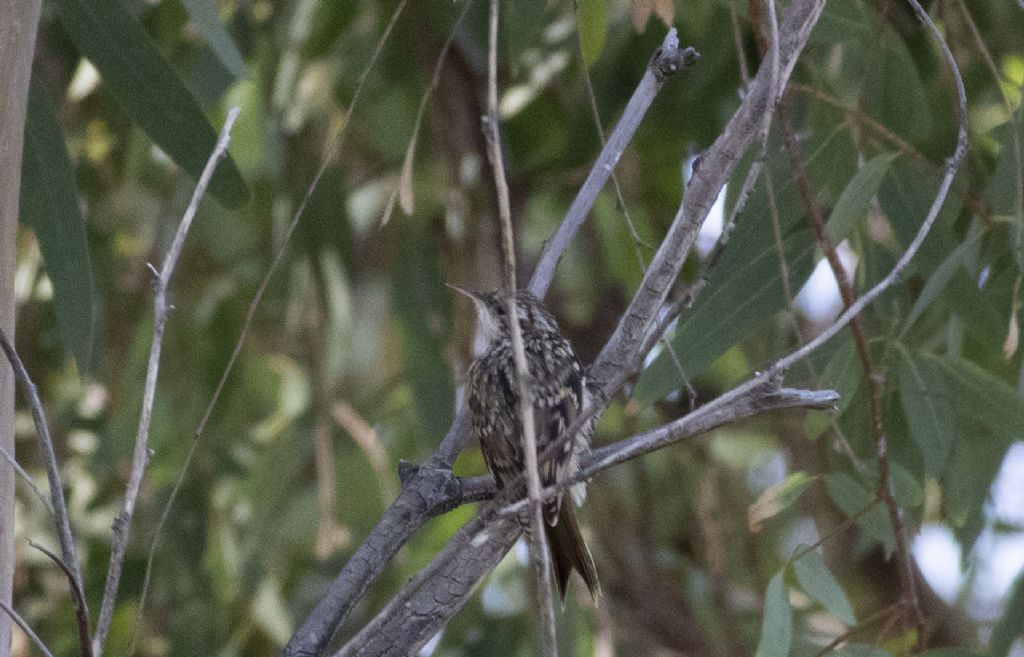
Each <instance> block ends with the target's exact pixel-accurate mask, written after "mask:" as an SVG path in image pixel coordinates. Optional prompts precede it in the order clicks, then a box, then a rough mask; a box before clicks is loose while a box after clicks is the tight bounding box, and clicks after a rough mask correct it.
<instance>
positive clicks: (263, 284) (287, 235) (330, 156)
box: [139, 0, 408, 619]
mask: <svg viewBox="0 0 1024 657" xmlns="http://www.w3.org/2000/svg"><path fill="white" fill-rule="evenodd" d="M407 2H408V0H400V2H399V3H398V5H397V6H396V7H395V10H394V12H392V14H391V18H390V20H389V21H388V24H387V25H386V26H385V28H384V33H383V34H382V35H381V38H380V40H379V41H378V42H377V46H376V48H375V49H374V51H373V55H372V56H371V57H370V61H369V62H367V64H366V68H365V69H363V72H362V73H361V74H360V76H359V80H358V81H357V82H356V87H355V91H354V92H353V93H352V101H351V102H350V103H349V106H348V110H347V111H346V112H345V120H344V121H343V122H342V123H341V125H339V126H338V128H337V129H336V131H335V132H334V135H333V136H332V137H331V139H330V142H329V145H328V146H327V150H326V151H325V153H324V157H323V160H322V161H321V163H320V168H319V169H318V170H317V172H316V175H315V176H313V180H312V182H310V185H309V188H308V189H307V190H306V194H305V196H303V198H302V202H301V203H300V204H299V207H298V208H296V210H295V214H293V215H292V219H291V222H290V223H289V224H288V227H287V229H286V230H285V232H284V236H283V238H282V240H281V244H280V245H279V246H278V249H277V252H276V253H275V254H274V259H273V260H272V261H271V263H270V266H269V267H268V268H267V272H266V274H264V276H263V280H261V281H260V286H259V288H257V290H256V294H255V295H253V298H252V301H250V302H249V307H248V309H247V310H246V313H245V319H244V320H243V322H242V330H241V332H239V334H238V339H237V340H236V341H235V346H234V348H233V349H232V350H231V356H230V357H229V358H228V362H227V364H226V365H225V366H224V371H223V372H222V373H221V376H220V380H218V381H217V387H216V388H215V389H214V391H213V396H212V397H211V398H210V403H209V404H208V405H207V406H206V411H205V412H204V413H203V417H202V419H201V420H200V421H199V424H198V425H197V426H196V430H195V433H194V434H193V436H192V442H191V444H190V445H189V448H188V454H186V456H185V462H184V464H182V466H181V472H179V474H178V478H177V479H176V480H175V482H174V488H172V489H171V495H170V497H169V498H168V499H167V504H166V505H165V506H164V510H163V512H162V513H161V514H160V520H159V521H158V522H157V526H156V530H155V531H154V534H153V541H152V543H151V544H150V547H149V554H148V556H147V557H146V575H145V578H144V581H143V588H142V594H141V595H140V598H139V618H140V619H141V617H142V611H143V605H144V603H145V599H146V591H147V590H148V588H149V586H148V585H149V579H150V573H151V571H152V568H153V558H154V555H155V554H156V546H157V544H158V542H159V539H160V533H161V532H162V531H163V527H164V525H165V524H166V521H167V518H168V516H169V515H170V511H171V507H172V506H173V505H174V501H175V500H176V499H177V497H178V492H179V491H180V490H181V486H182V484H183V483H184V481H185V475H186V474H187V473H188V469H189V466H190V465H191V463H192V458H193V456H194V455H195V452H196V448H197V447H198V445H199V441H200V440H201V439H202V437H203V433H204V432H205V431H206V425H207V424H208V423H209V421H210V417H212V415H213V411H214V409H215V408H216V407H217V402H218V401H219V400H220V396H221V394H222V393H223V391H224V387H225V385H227V380H228V377H229V376H230V375H231V372H232V371H234V367H235V363H236V361H237V360H238V357H239V356H240V355H241V353H242V347H243V345H244V344H245V341H246V338H248V336H249V330H250V329H251V328H252V323H253V319H254V318H255V317H256V310H257V309H258V308H259V306H260V302H261V301H263V295H264V294H266V291H267V288H268V287H269V286H270V279H271V278H272V277H273V275H274V272H275V271H277V267H278V266H279V265H280V264H281V261H282V260H284V256H285V254H286V253H287V252H288V244H289V242H290V240H291V237H292V234H293V233H294V232H295V228H296V227H297V226H298V224H299V221H300V220H301V219H302V217H303V215H304V214H305V211H306V207H307V206H308V205H309V202H310V200H311V199H312V198H313V193H314V192H315V191H316V189H317V187H318V186H319V184H320V180H321V178H323V175H324V173H325V172H326V171H327V167H328V166H329V165H330V163H331V162H332V161H333V160H334V158H335V157H337V155H338V154H339V153H340V152H341V146H342V144H343V143H344V137H345V135H346V134H347V128H348V126H349V123H350V119H351V117H352V113H353V112H354V111H355V107H356V103H357V102H358V101H359V98H360V97H361V96H362V92H363V88H364V86H365V84H366V80H367V79H368V78H369V75H370V71H371V70H373V67H374V66H375V65H376V63H377V60H378V59H379V58H380V54H381V52H382V51H383V50H384V43H385V42H386V41H387V39H388V36H389V35H390V34H391V31H392V28H394V26H395V23H396V22H398V17H399V16H401V14H402V10H404V9H405V5H406V3H407Z"/></svg>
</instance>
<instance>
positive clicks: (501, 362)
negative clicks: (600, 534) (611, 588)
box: [452, 286, 601, 601]
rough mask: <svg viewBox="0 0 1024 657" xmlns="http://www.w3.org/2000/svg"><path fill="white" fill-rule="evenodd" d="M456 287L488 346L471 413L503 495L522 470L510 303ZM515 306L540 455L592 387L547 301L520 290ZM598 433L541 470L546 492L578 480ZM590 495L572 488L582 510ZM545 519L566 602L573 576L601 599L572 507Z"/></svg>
mask: <svg viewBox="0 0 1024 657" xmlns="http://www.w3.org/2000/svg"><path fill="white" fill-rule="evenodd" d="M452 287H453V289H455V290H457V291H459V292H461V293H463V294H465V295H466V296H468V297H469V298H470V299H472V300H473V302H474V304H475V305H476V309H477V315H478V316H479V324H480V330H481V332H482V334H483V335H484V337H485V339H486V340H487V347H486V349H485V351H484V353H483V354H482V355H481V356H480V357H479V358H477V359H476V360H475V361H474V362H473V364H472V365H471V366H470V368H469V387H468V396H469V408H470V411H471V412H472V416H473V435H474V436H476V438H477V440H479V441H480V448H481V450H482V451H483V455H484V460H485V461H486V462H487V467H488V469H489V470H490V471H491V474H492V475H493V476H494V480H495V482H496V483H497V484H498V488H503V487H504V486H505V484H506V483H508V482H509V481H511V480H512V479H514V478H515V477H517V476H519V475H520V474H521V473H522V472H523V467H524V459H523V447H522V424H521V422H520V419H519V385H518V382H517V379H516V365H515V356H514V355H513V351H512V336H511V333H510V325H509V322H508V309H509V304H508V296H507V294H505V293H499V292H483V293H481V292H474V291H471V290H465V289H462V288H459V287H455V286H452ZM515 305H516V314H517V315H518V321H519V330H520V334H521V335H522V338H523V349H524V352H525V355H526V364H527V371H528V372H529V376H530V394H531V397H532V403H533V418H534V427H535V435H536V437H537V452H538V454H543V453H544V451H545V449H547V447H548V446H549V445H551V444H552V443H554V442H556V441H558V440H559V439H560V438H561V437H562V436H563V435H565V432H566V431H567V430H568V428H569V427H570V426H571V425H572V424H573V423H574V422H575V421H576V420H577V419H578V418H579V417H580V414H581V413H583V411H584V408H585V405H586V395H587V392H586V382H585V378H584V372H583V367H582V366H581V365H580V362H579V360H577V359H576V354H574V353H573V350H572V345H570V344H569V341H568V340H567V339H566V338H565V337H564V336H563V335H562V332H561V331H560V330H559V328H558V324H557V323H556V322H555V318H554V317H553V316H552V315H551V313H549V312H548V311H547V310H546V309H545V308H544V306H543V305H542V304H541V302H540V301H539V300H537V298H536V297H535V296H533V295H532V294H530V293H529V292H527V291H525V290H519V291H517V292H516V293H515ZM592 430H593V423H592V422H588V423H586V425H585V426H584V427H583V429H581V430H580V431H578V432H577V435H576V437H575V438H574V439H573V440H567V441H565V445H564V446H563V447H562V448H561V449H560V450H559V451H558V453H557V454H555V456H554V457H553V458H551V459H549V460H548V461H546V462H544V463H541V464H540V467H539V473H538V474H539V475H540V480H541V485H542V486H544V487H548V486H553V485H556V484H558V483H559V482H562V481H565V480H566V479H568V478H569V477H571V476H572V475H573V474H575V472H576V471H577V469H578V467H579V466H578V460H579V455H580V453H582V452H583V451H585V450H587V449H589V447H590V434H591V432H592ZM524 490H525V488H524ZM584 494H585V490H584V488H583V485H582V484H576V485H575V486H573V488H572V497H573V498H574V501H575V502H576V503H577V504H579V503H582V501H583V496H584ZM544 520H545V524H546V527H545V530H546V532H545V533H546V535H547V541H548V550H549V551H550V554H551V564H552V569H553V570H554V576H555V583H556V584H557V586H558V593H559V594H560V595H561V597H562V600H563V601H564V600H565V592H566V586H567V584H568V582H569V576H570V575H571V574H572V571H573V570H576V571H577V572H579V574H580V576H581V577H582V578H583V581H584V582H585V583H586V585H587V588H588V589H589V590H590V595H591V597H592V598H593V599H594V600H597V598H598V596H599V595H600V592H601V589H600V585H599V584H598V581H597V570H596V569H595V568H594V559H593V557H592V556H591V555H590V550H589V549H588V548H587V544H586V542H584V540H583V535H582V534H581V533H580V528H579V525H578V524H577V522H576V513H575V511H574V510H573V504H572V503H571V502H570V503H566V504H562V495H561V494H559V495H558V496H557V497H555V498H552V499H549V500H547V501H545V502H544Z"/></svg>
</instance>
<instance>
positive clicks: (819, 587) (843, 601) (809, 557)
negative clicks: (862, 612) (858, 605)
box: [793, 552, 857, 627]
mask: <svg viewBox="0 0 1024 657" xmlns="http://www.w3.org/2000/svg"><path fill="white" fill-rule="evenodd" d="M793 572H795V573H796V579H797V581H798V582H799V583H800V588H802V589H803V590H804V593H806V594H807V595H809V596H811V597H812V598H814V599H815V600H817V601H818V602H820V603H821V606H823V607H824V608H825V609H827V610H828V611H829V613H831V614H832V615H833V616H835V617H836V618H838V619H839V620H841V621H842V622H843V623H845V624H846V625H847V626H848V627H852V626H854V625H856V624H857V617H856V616H855V615H854V613H853V607H852V606H851V605H850V601H849V600H848V599H847V597H846V594H845V593H844V592H843V587H842V586H840V584H839V581H838V580H837V579H836V578H835V575H833V574H832V571H830V570H829V569H828V566H826V565H825V562H824V561H822V559H821V555H819V554H818V553H817V552H808V553H807V554H805V555H804V556H802V557H800V558H799V559H797V560H796V561H794V562H793Z"/></svg>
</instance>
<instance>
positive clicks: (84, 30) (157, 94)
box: [57, 0, 249, 207]
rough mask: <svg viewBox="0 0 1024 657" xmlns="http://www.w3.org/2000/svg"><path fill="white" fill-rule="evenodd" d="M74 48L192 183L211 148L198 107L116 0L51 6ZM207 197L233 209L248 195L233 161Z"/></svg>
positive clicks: (73, 0) (212, 135) (62, 1)
mask: <svg viewBox="0 0 1024 657" xmlns="http://www.w3.org/2000/svg"><path fill="white" fill-rule="evenodd" d="M57 8H58V10H59V12H60V16H61V21H62V22H63V24H64V29H65V30H66V31H67V34H68V36H69V37H70V38H71V40H72V41H73V42H74V44H75V47H77V48H78V50H79V51H80V52H81V53H82V55H84V56H85V57H87V58H89V60H90V61H91V62H92V63H93V65H94V66H95V67H96V68H97V69H98V70H99V72H100V75H101V76H102V77H103V81H104V83H105V84H106V85H107V86H108V87H109V89H110V91H111V93H112V94H113V96H114V97H115V98H116V99H117V101H118V102H119V103H120V104H121V106H122V107H124V109H125V111H126V112H128V114H129V115H130V116H131V117H132V118H133V119H134V120H135V121H136V122H137V123H138V124H139V126H141V127H142V129H143V130H145V131H146V133H147V134H148V135H149V136H150V137H151V138H152V139H153V141H154V142H156V144H157V146H159V147H160V148H161V149H162V150H163V151H164V152H165V153H167V155H168V156H170V158H171V159H172V160H174V161H175V162H177V163H178V165H179V166H181V167H182V168H183V169H185V171H187V172H188V173H189V174H190V175H192V176H193V177H195V178H197V179H198V178H199V175H200V174H201V173H202V171H203V167H204V166H205V165H206V160H207V159H208V158H209V156H210V153H211V152H212V151H213V148H214V145H215V144H216V142H217V133H216V131H215V130H214V129H213V127H212V126H210V123H209V122H208V121H207V120H206V117H205V116H204V115H203V111H202V109H200V107H199V104H198V103H197V102H196V100H195V99H194V98H193V97H192V95H191V94H190V93H189V91H188V89H186V88H185V85H184V84H182V82H181V80H179V79H178V77H177V76H176V75H175V73H174V71H173V70H172V69H171V67H170V66H169V65H168V63H167V61H166V60H165V59H164V58H163V56H162V55H161V54H160V53H159V51H158V50H157V49H156V46H155V45H154V44H153V42H152V41H151V40H150V38H149V36H148V35H147V34H146V32H145V30H143V29H142V26H141V25H139V23H138V21H136V20H135V18H133V17H132V16H131V14H129V13H128V11H127V10H126V9H125V7H124V5H122V4H121V2H120V1H119V0H95V1H91V0H57ZM210 192H211V193H212V194H213V195H214V196H215V197H216V198H217V199H218V200H220V201H221V202H222V203H224V204H225V205H228V206H230V207H238V206H241V205H243V204H245V203H246V201H247V200H248V198H249V191H248V189H246V186H245V181H243V180H242V174H241V173H239V171H238V167H237V166H236V165H235V163H234V161H233V160H231V159H230V157H229V158H228V159H227V161H226V162H224V163H223V164H221V165H220V166H219V167H217V171H216V172H215V173H214V175H213V179H212V180H211V182H210Z"/></svg>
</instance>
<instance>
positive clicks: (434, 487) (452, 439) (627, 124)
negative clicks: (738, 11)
mask: <svg viewBox="0 0 1024 657" xmlns="http://www.w3.org/2000/svg"><path fill="white" fill-rule="evenodd" d="M673 36H674V31H673V32H670V34H669V37H673ZM669 37H666V39H665V42H664V43H663V44H662V46H661V47H660V48H659V49H658V50H657V51H656V52H655V54H654V56H653V57H652V58H651V62H650V63H649V64H648V70H647V73H646V74H645V75H644V77H643V79H642V80H641V81H640V84H639V85H638V87H637V89H636V91H634V93H633V97H632V98H631V99H630V101H629V103H628V104H627V106H626V110H625V111H624V112H623V115H622V117H621V118H620V120H619V124H618V125H617V126H616V128H615V130H614V131H613V134H612V138H609V141H608V143H607V144H606V146H605V148H604V149H602V151H601V154H600V155H599V156H598V158H597V161H596V162H595V164H594V167H593V169H592V173H591V178H594V180H598V179H600V180H601V181H603V180H607V177H608V176H607V175H604V176H603V178H600V177H601V176H602V171H605V170H606V169H607V173H608V174H610V172H611V168H612V162H613V161H618V157H619V156H620V155H621V152H622V149H623V148H625V145H626V144H627V143H628V142H629V140H630V138H631V137H632V135H633V133H634V132H635V131H636V128H637V126H638V125H639V123H640V120H641V119H642V118H643V115H644V113H645V112H646V109H647V108H648V107H649V106H650V104H651V101H652V100H653V97H654V95H655V94H656V93H657V92H658V91H659V90H660V89H661V88H662V87H663V86H664V81H665V80H666V79H667V77H668V76H670V75H671V74H672V73H674V72H675V71H677V70H679V68H681V66H682V65H683V64H684V63H689V62H692V61H694V60H695V59H696V57H697V55H696V52H695V51H693V49H692V48H685V49H683V50H679V49H678V42H677V41H676V40H675V39H674V38H672V39H670V38H669ZM616 153H618V155H616ZM595 172H596V173H595ZM588 180H590V178H588ZM599 191H600V186H599V185H598V184H597V182H593V183H592V184H590V185H587V184H585V185H584V189H581V190H580V193H579V194H578V195H577V199H576V201H575V202H574V203H573V206H572V207H570V214H569V215H567V217H566V219H565V221H564V222H563V223H566V222H570V221H572V222H575V223H576V227H575V228H574V229H572V232H573V233H575V231H576V230H578V228H579V224H580V223H581V222H582V221H583V219H584V218H585V216H586V212H587V210H589V208H590V206H592V205H593V203H594V200H595V199H596V198H597V194H598V192H599ZM574 208H576V209H575V210H574ZM560 232H562V231H561V230H560ZM568 245H569V240H568V239H566V238H563V239H559V240H557V242H556V240H552V242H551V243H549V245H548V247H547V249H546V251H545V254H546V255H547V257H548V258H553V261H552V264H551V267H552V268H553V266H554V263H555V262H557V260H558V258H559V257H560V256H561V254H562V253H563V252H564V251H565V249H566V248H568ZM539 277H540V274H537V273H535V274H534V277H533V280H532V281H531V284H530V288H529V289H530V290H531V291H532V292H533V293H534V294H536V295H537V296H538V297H543V296H544V292H546V291H547V288H548V286H549V285H550V283H551V278H550V277H548V278H547V280H542V278H539ZM469 425H470V422H469V412H468V410H467V409H466V408H465V407H464V408H463V409H462V410H461V411H460V412H459V413H458V414H457V415H456V417H455V420H454V421H453V422H452V426H451V427H450V428H449V430H448V433H447V434H446V435H445V437H444V439H443V440H442V441H441V444H440V446H439V447H438V449H437V451H436V452H435V453H434V455H433V457H431V459H430V460H429V461H428V462H427V463H426V464H424V465H423V466H416V465H412V464H407V463H406V464H402V465H400V466H399V476H400V478H401V479H402V491H401V493H399V496H398V498H397V499H396V500H395V501H394V502H393V503H392V504H391V506H390V507H388V509H387V510H386V511H385V512H384V515H383V517H382V518H381V520H380V522H378V523H377V526H376V527H374V528H373V530H372V531H371V532H370V534H369V536H367V538H366V540H365V541H364V542H363V543H362V544H361V545H360V546H359V547H358V548H357V549H356V552H355V554H353V555H352V557H351V558H350V559H349V561H348V562H347V563H346V564H345V566H344V567H343V568H342V571H341V572H340V573H339V574H338V576H337V577H336V578H335V580H334V581H333V582H332V583H331V584H330V586H329V587H328V589H327V591H326V592H325V594H324V597H323V598H322V599H321V600H320V602H318V603H317V605H316V607H315V608H314V609H313V611H312V612H311V613H310V614H309V616H308V617H307V618H306V621H305V622H304V623H303V624H302V626H301V627H300V628H299V629H298V630H297V631H296V632H295V634H294V635H292V637H291V639H290V640H289V641H288V644H287V645H286V646H285V647H284V649H283V651H282V652H281V655H282V657H299V656H302V657H311V656H319V655H321V654H323V652H324V650H325V649H326V647H327V643H328V642H329V641H330V640H331V637H332V636H333V635H334V633H335V632H336V631H337V628H338V627H339V626H340V625H341V623H342V622H343V621H344V620H345V618H346V617H347V616H348V614H349V612H350V611H351V610H352V607H353V606H354V605H355V603H356V602H357V601H358V600H359V599H360V598H361V597H362V596H363V594H364V593H365V592H366V589H367V587H369V585H370V584H371V583H372V582H373V581H375V580H376V579H377V578H378V577H379V576H380V574H381V572H383V570H384V566H385V565H386V564H387V563H388V561H389V560H390V559H391V558H392V557H393V556H394V554H395V553H396V552H397V551H398V550H399V549H400V548H401V547H402V546H403V545H405V543H406V541H408V540H409V537H410V536H411V535H412V534H413V533H414V532H415V531H416V530H417V529H419V527H420V526H422V524H423V523H424V522H426V521H427V520H428V519H429V518H431V517H433V516H434V515H437V514H438V513H443V512H444V511H446V510H448V509H451V508H453V507H454V506H455V505H457V504H458V500H460V499H462V496H461V495H460V491H461V482H460V480H459V479H458V478H457V477H455V476H454V475H453V474H452V472H451V464H452V463H453V462H454V461H455V457H456V456H458V454H459V453H460V452H461V451H462V449H463V448H464V447H465V445H466V443H467V442H468V440H469V428H470V426H469ZM476 483H477V484H479V483H480V482H476ZM481 488H484V489H486V487H483V486H481V487H478V488H475V489H474V490H471V491H467V492H468V493H470V494H478V493H480V492H481ZM497 533H500V532H492V534H491V535H492V536H496V535H497ZM515 535H516V536H518V531H516V534H515ZM514 540H515V537H511V538H509V544H510V545H511V542H512V541H514ZM489 554H490V553H489ZM501 554H504V551H502V552H501V553H499V554H497V556H496V557H495V561H494V563H497V559H500V558H501ZM481 558H484V557H483V556H482V557H481ZM482 564H483V562H481V565H482ZM485 572H486V571H485ZM466 595H467V596H468V593H466ZM459 599H463V598H461V597H459Z"/></svg>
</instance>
